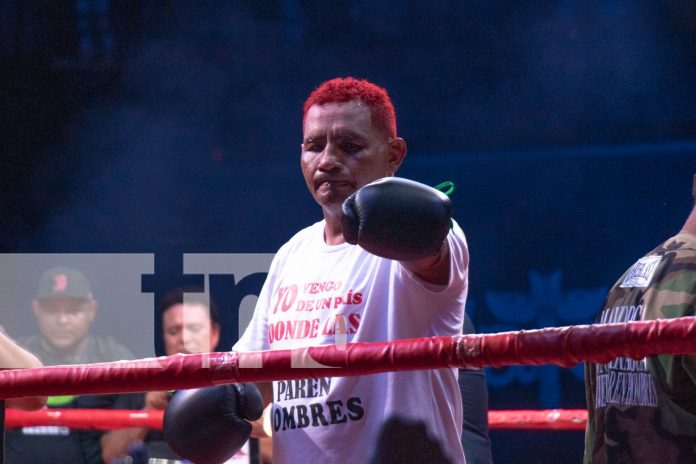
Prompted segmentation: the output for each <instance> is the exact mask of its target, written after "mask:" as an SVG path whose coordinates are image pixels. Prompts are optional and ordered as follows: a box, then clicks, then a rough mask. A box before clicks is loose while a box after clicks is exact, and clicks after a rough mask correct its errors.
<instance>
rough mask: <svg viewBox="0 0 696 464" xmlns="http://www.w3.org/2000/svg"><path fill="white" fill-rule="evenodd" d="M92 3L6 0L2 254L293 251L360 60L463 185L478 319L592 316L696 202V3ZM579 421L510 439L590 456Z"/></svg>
mask: <svg viewBox="0 0 696 464" xmlns="http://www.w3.org/2000/svg"><path fill="white" fill-rule="evenodd" d="M78 4H79V2H72V1H65V0H59V1H48V0H46V1H42V0H27V1H26V2H4V3H2V4H0V25H1V27H0V34H2V36H0V66H1V71H2V72H0V104H1V105H2V106H1V108H2V118H0V136H1V137H2V143H0V150H1V155H2V166H1V169H0V182H1V183H0V194H1V195H2V196H1V197H0V217H2V222H0V239H1V240H0V244H1V245H0V247H1V248H0V250H2V251H3V252H19V253H29V252H33V253H37V252H41V253H51V252H77V253H97V252H98V253H113V252H116V253H125V252H128V253H133V252H141V253H154V254H155V259H156V262H155V268H156V273H155V275H154V277H146V278H144V288H145V289H146V290H148V291H155V292H156V294H157V295H161V293H162V292H164V291H166V290H167V289H169V288H172V287H174V286H178V285H181V284H183V283H201V281H200V279H198V278H196V277H191V276H189V277H186V276H183V275H182V272H181V270H182V264H181V257H182V254H183V253H198V252H210V253H216V252H221V253H222V252H224V253H244V252H267V253H272V252H275V251H276V250H277V248H278V247H279V246H280V245H281V244H282V243H283V242H284V241H285V240H287V239H288V238H289V237H290V236H291V235H292V234H293V233H294V232H295V231H297V230H298V229H299V228H301V227H303V226H305V225H308V224H309V223H311V222H313V221H315V220H318V219H319V218H320V210H319V208H318V207H317V206H316V205H315V204H314V203H313V201H312V199H311V197H310V196H309V195H308V193H307V192H306V188H305V186H304V183H303V180H302V178H301V175H300V172H299V144H300V139H301V113H300V111H301V105H302V102H303V100H304V98H305V96H306V95H307V94H308V93H309V92H310V91H311V90H312V89H313V88H314V87H315V86H316V85H317V84H319V83H320V82H321V81H322V80H324V79H327V78H331V77H335V76H345V75H353V76H356V77H363V78H368V79H371V80H373V81H374V82H376V83H378V84H380V85H383V86H385V87H386V88H387V89H389V91H390V93H391V95H392V97H393V100H394V102H395V105H396V107H397V111H398V119H399V132H400V134H401V135H402V136H403V137H404V138H406V140H407V141H408V143H409V155H408V157H407V160H406V162H405V164H404V166H403V168H402V171H401V172H400V173H399V174H400V175H402V176H404V177H410V178H413V179H416V180H419V181H421V182H425V183H429V184H433V185H434V184H436V183H439V182H441V181H443V180H453V181H454V182H455V183H456V185H457V190H456V192H455V193H454V196H453V201H454V209H455V218H456V219H457V220H458V222H459V223H460V224H461V225H462V228H463V229H464V230H465V232H466V234H467V237H468V239H469V243H470V248H471V282H470V284H471V292H470V302H469V306H468V310H469V312H470V314H472V317H473V320H474V323H475V324H476V325H477V327H478V328H479V330H481V331H487V332H492V331H498V330H508V329H511V330H517V329H522V328H538V327H545V326H557V325H568V324H573V323H584V322H590V321H592V320H593V318H594V313H595V312H596V311H597V310H598V309H599V304H600V303H601V295H602V292H603V291H605V290H606V289H607V288H608V287H609V286H610V285H611V284H612V283H613V281H614V280H615V279H616V278H617V277H618V276H619V275H620V274H621V273H622V272H623V270H624V269H625V268H626V267H628V266H629V265H630V264H632V263H633V261H634V260H635V259H637V258H638V257H639V256H641V255H642V254H643V253H645V252H646V251H648V250H650V249H651V248H652V247H654V246H656V245H657V244H658V243H660V242H661V241H662V240H664V239H666V238H667V237H669V236H670V235H672V234H674V233H676V232H677V231H678V230H679V228H680V226H681V224H682V222H683V220H684V218H685V217H686V214H687V213H688V211H689V209H690V207H691V205H692V202H693V199H692V197H691V194H690V190H691V177H692V175H693V174H694V173H696V137H695V132H696V131H695V129H696V126H695V123H696V85H694V82H693V80H694V79H693V75H694V74H693V71H694V60H695V59H696V54H695V49H694V46H693V44H694V43H695V42H694V38H695V37H694V36H695V34H694V32H695V31H696V20H695V17H694V14H693V11H692V8H691V7H690V4H689V2H684V1H677V0H674V1H665V2H649V1H606V2H594V3H589V2H550V1H542V2H533V3H526V2H504V1H489V2H480V1H450V2H448V1H442V2H418V1H408V2H396V1H394V0H381V1H374V0H372V1H363V0H355V1H347V0H336V1H333V2H331V3H330V5H327V4H326V3H325V2H320V1H318V0H283V1H280V0H278V1H272V0H263V1H261V0H259V1H251V0H249V1H219V2H215V1H200V2H185V1H174V0H169V1H146V0H144V1H139V2H136V1H129V0H123V1H111V2H99V1H97V2H86V4H87V5H91V9H89V8H88V9H87V10H79V9H78V8H77V7H76V5H78ZM100 4H101V5H102V6H104V8H100ZM260 282H261V279H260V278H259V279H258V284H259V285H260ZM231 283H232V281H231V278H229V277H220V278H214V279H213V280H211V289H212V292H213V296H214V297H215V298H216V299H217V300H218V302H219V303H222V304H221V306H223V309H224V308H225V307H226V308H227V309H228V310H227V312H226V313H225V314H226V319H225V324H224V334H223V335H224V337H223V342H222V346H223V347H224V346H229V345H230V344H231V343H232V341H233V339H234V336H235V335H233V334H236V333H237V327H236V324H237V323H236V319H235V318H234V317H233V316H234V314H233V313H234V311H235V308H236V304H237V302H238V300H239V299H240V298H241V297H242V296H243V293H244V292H246V291H249V289H239V288H236V287H234V286H232V285H231ZM573 372H574V371H571V370H562V369H559V368H555V367H553V366H549V367H544V368H530V369H517V370H515V369H508V370H501V371H490V372H489V385H490V388H491V408H492V409H502V408H542V407H564V408H582V407H584V396H583V386H582V382H581V380H580V378H578V376H576V375H575V374H574V373H573ZM582 438H583V437H582V433H579V432H547V433H538V432H494V433H493V444H494V457H495V459H496V462H501V463H502V462H505V463H507V462H515V463H536V462H541V463H546V462H549V463H555V462H579V461H580V459H581V455H582Z"/></svg>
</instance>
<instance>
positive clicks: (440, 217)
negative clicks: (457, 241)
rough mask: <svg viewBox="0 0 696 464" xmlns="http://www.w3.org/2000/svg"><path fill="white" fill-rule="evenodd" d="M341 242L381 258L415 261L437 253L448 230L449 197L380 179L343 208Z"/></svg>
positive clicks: (397, 180) (424, 187)
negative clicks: (342, 240) (343, 239)
mask: <svg viewBox="0 0 696 464" xmlns="http://www.w3.org/2000/svg"><path fill="white" fill-rule="evenodd" d="M342 212H343V217H342V219H341V221H342V227H343V238H345V240H346V241H347V242H348V243H351V244H353V245H360V246H361V247H362V248H363V249H365V250H366V251H368V252H370V253H372V254H374V255H377V256H381V257H383V258H389V259H395V260H398V261H414V260H418V259H422V258H428V257H431V256H435V255H437V253H438V252H439V251H440V248H441V247H442V242H443V241H444V240H445V237H446V236H447V232H448V231H449V227H450V217H451V214H452V204H451V202H450V199H449V197H448V196H447V195H445V194H444V193H442V192H440V191H439V190H436V189H434V188H432V187H429V186H427V185H424V184H421V183H419V182H415V181H412V180H408V179H403V178H399V177H384V178H382V179H379V180H376V181H374V182H372V183H369V184H367V185H365V186H364V187H362V188H361V189H359V190H358V191H357V192H355V193H353V194H352V195H351V196H350V197H348V198H347V199H346V200H345V201H344V202H343V205H342Z"/></svg>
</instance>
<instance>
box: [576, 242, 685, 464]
mask: <svg viewBox="0 0 696 464" xmlns="http://www.w3.org/2000/svg"><path fill="white" fill-rule="evenodd" d="M695 309H696V235H691V234H683V233H682V234H679V235H676V236H675V237H672V238H670V239H669V240H667V241H666V242H664V243H663V244H662V245H660V246H658V247H657V248H656V249H655V250H653V251H652V252H650V253H648V254H647V255H645V256H644V257H643V258H641V259H640V260H638V262H636V263H635V264H634V265H633V266H631V268H630V269H628V270H627V271H626V273H625V274H624V275H623V276H622V277H621V278H620V279H619V280H618V282H617V283H616V284H614V287H612V289H611V290H610V291H609V293H608V294H607V297H606V299H605V301H604V305H603V310H602V312H601V313H600V315H599V317H598V320H597V322H603V323H609V322H627V321H631V320H650V319H660V318H673V317H681V316H693V315H694V311H695ZM585 384H586V396H587V408H588V421H587V428H586V431H585V459H584V462H585V463H586V464H604V463H612V464H617V463H632V464H633V463H646V464H647V463H650V464H655V463H658V464H671V463H680V464H681V463H691V464H693V463H696V357H694V356H683V355H681V356H670V355H662V356H651V357H648V358H645V359H642V360H633V359H630V358H617V359H615V360H614V361H612V362H610V363H608V364H593V363H587V364H586V365H585Z"/></svg>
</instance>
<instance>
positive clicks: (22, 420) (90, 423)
mask: <svg viewBox="0 0 696 464" xmlns="http://www.w3.org/2000/svg"><path fill="white" fill-rule="evenodd" d="M162 416H163V411H159V410H133V411H129V410H108V409H42V410H39V411H20V410H18V409H8V410H7V417H6V421H5V425H6V427H8V428H18V427H32V426H40V425H52V426H64V427H70V428H73V429H83V430H112V429H119V428H127V427H147V428H149V429H153V430H161V429H162ZM586 422H587V411H585V410H584V409H549V410H542V411H525V410H503V411H488V426H489V428H490V429H491V430H549V429H551V430H584V429H585V423H586Z"/></svg>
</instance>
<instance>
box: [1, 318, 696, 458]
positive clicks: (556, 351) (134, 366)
mask: <svg viewBox="0 0 696 464" xmlns="http://www.w3.org/2000/svg"><path fill="white" fill-rule="evenodd" d="M657 354H696V317H682V318H674V319H659V320H654V321H635V322H627V323H617V324H591V325H576V326H567V327H551V328H544V329H538V330H521V331H513V332H501V333H494V334H473V335H461V336H456V337H432V338H418V339H408V340H396V341H392V342H371V343H365V342H363V343H346V344H336V345H328V346H315V347H307V348H299V349H292V350H267V351H255V352H246V353H243V352H218V353H199V354H186V355H183V354H180V355H173V356H165V357H159V358H148V359H141V360H134V361H118V362H111V363H98V364H89V365H71V366H52V367H42V368H35V369H24V370H7V371H2V372H0V400H6V399H9V398H16V397H24V396H54V395H79V394H106V393H128V392H143V391H148V390H181V389H189V388H200V387H208V386H214V385H220V384H225V383H237V382H254V381H271V380H293V379H306V378H319V377H329V376H332V377H339V376H358V375H367V374H376V373H381V372H391V371H409V370H421V369H435V368H448V367H449V368H477V367H505V366H511V365H543V364H556V365H559V366H562V367H571V366H574V365H576V364H577V363H579V362H585V361H589V362H596V363H608V362H609V361H611V360H612V359H614V358H616V357H619V356H624V357H630V358H633V359H642V358H644V357H646V356H652V355H657ZM3 409H4V407H3ZM585 421H586V413H585V411H584V410H549V411H490V412H489V426H490V428H491V429H503V428H505V429H536V430H541V429H555V430H582V429H583V428H584V425H585ZM5 422H6V423H5V426H6V427H17V426H26V425H39V424H41V425H57V424H60V425H69V426H71V427H75V428H92V429H111V428H120V427H133V426H145V427H149V428H153V429H157V428H161V422H162V413H161V411H160V412H158V413H155V412H150V413H145V412H144V411H94V410H71V411H61V410H54V409H50V410H42V411H36V412H22V411H14V410H8V411H7V417H6V421H5ZM515 424H517V425H515ZM3 434H4V429H3ZM3 444H4V441H3ZM1 451H4V449H3V450H1ZM2 455H4V453H3V454H2ZM0 462H4V459H3V460H2V461H0Z"/></svg>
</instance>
